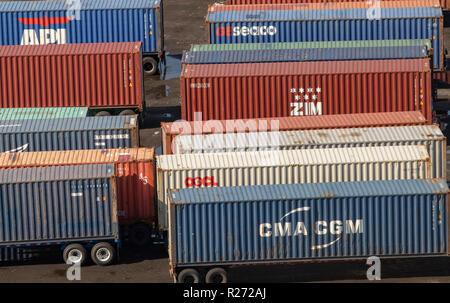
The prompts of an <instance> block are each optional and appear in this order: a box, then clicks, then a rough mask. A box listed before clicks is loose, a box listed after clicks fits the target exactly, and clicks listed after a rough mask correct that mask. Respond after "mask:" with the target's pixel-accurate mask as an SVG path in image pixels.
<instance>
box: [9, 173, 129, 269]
mask: <svg viewBox="0 0 450 303" xmlns="http://www.w3.org/2000/svg"><path fill="white" fill-rule="evenodd" d="M0 205H1V207H0V222H1V224H0V248H2V249H4V248H10V247H28V246H30V247H35V246H50V245H52V246H53V245H54V246H59V247H61V249H63V250H64V252H63V257H64V261H66V260H67V259H70V260H71V261H72V260H73V261H75V260H76V261H77V262H81V263H83V261H84V260H85V259H86V257H87V256H86V248H91V247H92V259H93V261H94V262H95V263H97V264H99V265H107V264H110V263H111V262H112V261H113V259H114V255H115V253H116V252H115V250H116V249H117V248H118V246H119V244H120V243H119V227H118V219H117V193H116V181H115V175H114V166H113V165H83V166H65V167H38V168H22V169H8V170H1V171H0ZM74 263H75V262H74Z"/></svg>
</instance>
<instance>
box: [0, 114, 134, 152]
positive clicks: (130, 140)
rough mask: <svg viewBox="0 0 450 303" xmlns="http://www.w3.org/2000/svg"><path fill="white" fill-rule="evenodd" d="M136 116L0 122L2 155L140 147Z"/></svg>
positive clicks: (0, 150)
mask: <svg viewBox="0 0 450 303" xmlns="http://www.w3.org/2000/svg"><path fill="white" fill-rule="evenodd" d="M137 121H138V119H137V116H136V115H134V116H110V117H85V118H59V119H37V120H34V119H28V120H11V121H10V120H0V129H1V132H0V152H2V153H4V152H7V153H12V152H29V151H30V152H31V151H50V150H76V149H105V148H126V147H139V131H138V125H137V124H138V123H137Z"/></svg>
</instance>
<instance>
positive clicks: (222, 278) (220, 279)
mask: <svg viewBox="0 0 450 303" xmlns="http://www.w3.org/2000/svg"><path fill="white" fill-rule="evenodd" d="M205 282H206V283H227V282H228V275H227V272H226V271H225V269H223V268H219V267H216V268H213V269H211V270H209V271H208V273H207V274H206V277H205Z"/></svg>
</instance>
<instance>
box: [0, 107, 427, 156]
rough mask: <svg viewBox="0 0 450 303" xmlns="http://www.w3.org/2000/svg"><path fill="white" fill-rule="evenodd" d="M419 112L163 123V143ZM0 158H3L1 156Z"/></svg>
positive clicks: (394, 118)
mask: <svg viewBox="0 0 450 303" xmlns="http://www.w3.org/2000/svg"><path fill="white" fill-rule="evenodd" d="M427 123H428V124H429V123H430V121H426V119H425V117H424V116H423V115H422V113H420V112H392V113H368V114H348V115H327V116H303V117H282V118H272V119H270V118H269V119H251V120H210V121H206V122H203V121H195V122H187V121H179V122H163V123H161V141H162V142H161V143H162V145H161V146H162V152H163V154H164V155H170V154H172V142H173V140H174V139H175V137H177V136H181V135H206V134H222V133H230V132H231V133H246V132H265V131H293V130H308V129H335V128H357V127H383V126H407V125H425V124H427ZM0 159H1V157H0Z"/></svg>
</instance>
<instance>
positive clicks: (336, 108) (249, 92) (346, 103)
mask: <svg viewBox="0 0 450 303" xmlns="http://www.w3.org/2000/svg"><path fill="white" fill-rule="evenodd" d="M180 82H181V84H180V85H181V97H182V98H181V111H182V118H183V119H184V120H187V121H194V120H225V119H252V118H270V117H289V116H310V115H331V114H352V113H373V112H393V111H421V112H422V113H423V115H424V116H425V118H426V119H427V121H432V105H431V103H432V99H431V93H432V91H431V70H430V62H429V60H426V59H408V60H370V61H326V62H281V63H250V64H204V65H185V66H183V70H182V73H181V78H180Z"/></svg>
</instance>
